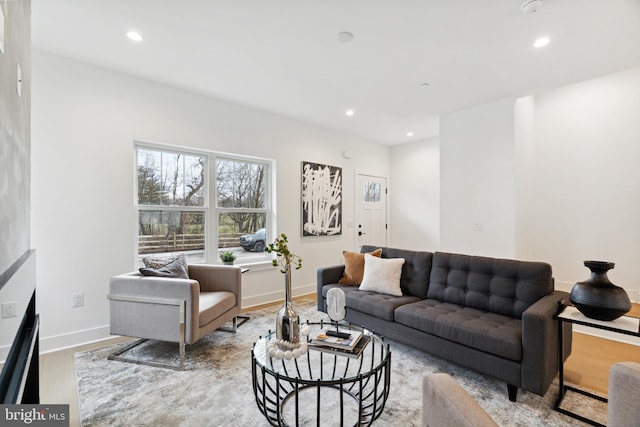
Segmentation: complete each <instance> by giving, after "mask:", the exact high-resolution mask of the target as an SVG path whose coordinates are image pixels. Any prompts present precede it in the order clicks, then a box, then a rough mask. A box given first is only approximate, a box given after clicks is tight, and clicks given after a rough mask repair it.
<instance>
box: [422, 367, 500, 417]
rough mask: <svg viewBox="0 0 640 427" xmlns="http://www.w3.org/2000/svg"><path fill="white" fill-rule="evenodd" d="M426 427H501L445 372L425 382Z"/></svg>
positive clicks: (427, 376)
mask: <svg viewBox="0 0 640 427" xmlns="http://www.w3.org/2000/svg"><path fill="white" fill-rule="evenodd" d="M422 426H423V427H498V424H496V423H495V421H493V419H492V418H491V417H490V416H489V415H488V414H487V413H486V412H485V411H484V409H482V407H480V405H479V404H478V402H476V401H475V400H474V399H473V398H472V397H471V396H470V395H469V394H468V393H467V392H466V391H465V389H463V388H462V386H461V385H460V384H458V383H457V382H456V380H454V379H453V378H452V377H451V376H449V375H447V374H443V373H438V374H428V375H425V376H424V377H423V379H422Z"/></svg>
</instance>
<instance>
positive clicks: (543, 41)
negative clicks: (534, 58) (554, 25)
mask: <svg viewBox="0 0 640 427" xmlns="http://www.w3.org/2000/svg"><path fill="white" fill-rule="evenodd" d="M550 41H551V40H549V37H540V38H539V39H538V40H536V41H535V42H534V43H533V47H545V46H546V45H548V44H549V42H550Z"/></svg>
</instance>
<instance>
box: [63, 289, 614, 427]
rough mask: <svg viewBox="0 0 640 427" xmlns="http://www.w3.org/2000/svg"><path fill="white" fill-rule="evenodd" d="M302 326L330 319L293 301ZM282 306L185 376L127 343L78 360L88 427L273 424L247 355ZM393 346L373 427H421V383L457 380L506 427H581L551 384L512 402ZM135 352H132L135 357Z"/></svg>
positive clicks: (208, 344)
mask: <svg viewBox="0 0 640 427" xmlns="http://www.w3.org/2000/svg"><path fill="white" fill-rule="evenodd" d="M295 307H296V309H297V310H298V312H299V313H300V317H301V318H302V319H309V320H311V321H317V320H321V319H328V317H327V316H326V314H324V313H319V312H317V310H316V302H315V300H311V299H303V300H299V301H296V302H295ZM277 310H278V307H269V308H266V309H261V310H256V311H253V312H250V313H249V315H250V317H251V318H250V320H249V321H248V322H246V323H245V324H244V325H242V326H241V327H240V328H238V331H237V333H236V334H233V333H229V332H224V331H216V332H214V333H212V334H210V335H208V336H207V337H205V338H203V339H202V340H200V341H199V342H198V343H196V344H193V345H190V346H187V353H186V370H184V371H173V370H169V369H163V368H155V367H150V366H145V365H137V364H131V363H125V362H119V361H110V360H107V356H108V355H109V353H111V352H113V351H115V350H116V349H118V348H120V347H121V346H124V345H126V343H119V344H114V345H110V346H107V347H104V348H100V349H97V350H92V351H87V352H82V353H76V354H75V369H76V379H77V383H78V394H79V407H80V417H81V420H82V425H83V426H84V427H90V426H189V427H194V426H207V427H211V426H224V427H227V426H267V425H268V423H267V421H266V419H265V418H264V416H263V415H262V414H261V413H260V411H259V410H258V407H257V405H256V402H255V397H254V394H253V388H252V385H251V348H252V345H253V343H254V342H255V341H256V340H257V339H258V338H259V337H260V335H264V334H265V333H266V332H267V331H268V330H269V329H274V326H275V320H274V319H275V314H276V312H277ZM387 341H388V342H389V343H390V346H391V353H392V358H391V386H390V394H389V399H388V400H387V403H386V406H385V409H384V411H383V413H382V415H381V416H380V418H378V419H377V420H376V421H375V422H374V425H376V426H403V427H409V426H420V425H421V417H422V377H423V375H425V374H427V373H433V372H445V373H448V374H450V375H452V376H453V377H454V378H455V379H456V380H457V381H458V382H459V383H460V384H461V385H462V386H463V387H464V388H465V389H466V390H467V391H468V392H469V393H470V394H471V396H472V397H473V398H474V399H476V400H477V401H478V403H479V404H480V405H481V406H482V407H483V408H484V409H485V410H486V411H487V412H488V413H489V414H490V415H491V416H492V417H493V418H494V419H495V420H496V422H497V423H498V424H499V425H501V426H510V427H514V426H518V427H519V426H522V427H527V426H531V427H534V426H535V427H539V426H549V427H565V426H582V425H585V424H583V423H581V422H579V421H577V420H574V419H573V418H570V417H567V416H566V415H563V414H560V413H558V412H556V411H554V410H553V409H552V408H553V402H554V401H555V399H556V397H557V394H558V385H557V383H554V384H553V385H552V386H551V387H550V389H549V391H548V392H547V394H546V395H545V396H543V397H541V396H538V395H535V394H533V393H529V392H526V391H523V390H518V401H517V402H515V403H514V402H510V401H509V400H508V398H507V390H506V384H505V383H504V382H503V381H498V380H496V379H494V378H491V377H486V376H484V375H481V374H478V373H476V372H474V371H471V370H469V369H465V368H462V367H460V366H458V365H455V364H452V363H449V362H447V361H445V360H442V359H439V358H437V357H433V356H430V355H428V354H426V353H423V352H421V351H419V350H415V349H413V348H411V347H408V346H405V345H402V344H399V343H396V342H394V341H392V340H387ZM132 352H133V353H132ZM128 356H130V357H136V358H139V359H143V360H144V359H153V360H156V361H158V360H162V361H164V362H169V363H175V362H176V360H177V357H178V347H177V344H172V343H162V342H157V341H149V342H147V343H146V345H143V346H140V347H138V348H135V349H134V350H131V351H130V352H129V353H128ZM563 407H564V408H566V409H570V410H574V411H575V410H577V411H579V412H580V413H581V414H583V415H587V416H588V417H590V418H593V419H595V420H597V421H599V422H601V423H603V424H604V423H606V404H602V403H599V402H597V401H594V400H591V399H587V398H584V397H583V396H581V395H579V394H577V393H570V394H569V395H568V396H567V398H566V399H565V402H564V403H563Z"/></svg>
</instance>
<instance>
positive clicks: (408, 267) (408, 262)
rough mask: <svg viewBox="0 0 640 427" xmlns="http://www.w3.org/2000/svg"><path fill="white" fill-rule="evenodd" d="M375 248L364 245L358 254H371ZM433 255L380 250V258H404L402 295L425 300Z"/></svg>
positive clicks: (401, 250) (391, 249)
mask: <svg viewBox="0 0 640 427" xmlns="http://www.w3.org/2000/svg"><path fill="white" fill-rule="evenodd" d="M376 248H377V246H368V245H364V246H362V248H360V252H363V253H364V252H371V251H372V250H374V249H376ZM432 257H433V253H431V252H420V251H410V250H406V249H395V248H382V258H404V265H403V266H402V275H401V276H400V289H402V294H403V295H412V296H416V297H419V298H426V296H427V287H428V286H429V277H430V275H431V259H432Z"/></svg>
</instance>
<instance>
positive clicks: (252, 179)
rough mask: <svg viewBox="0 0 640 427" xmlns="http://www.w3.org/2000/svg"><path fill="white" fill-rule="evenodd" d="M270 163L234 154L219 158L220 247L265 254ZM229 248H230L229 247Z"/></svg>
mask: <svg viewBox="0 0 640 427" xmlns="http://www.w3.org/2000/svg"><path fill="white" fill-rule="evenodd" d="M268 172H269V165H268V163H265V162H258V161H248V160H240V159H232V158H223V157H220V158H217V159H216V210H217V218H218V247H219V248H229V247H237V246H240V247H241V248H242V250H240V251H238V253H237V254H236V255H238V257H239V258H241V259H242V258H251V257H252V256H260V257H261V256H264V253H263V251H264V248H265V246H266V237H267V235H268V234H267V233H266V228H267V217H268V213H269V211H268V209H267V208H268V206H269V203H268V202H269V200H268V197H267V188H268V182H269V173H268ZM227 250H228V249H227Z"/></svg>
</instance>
